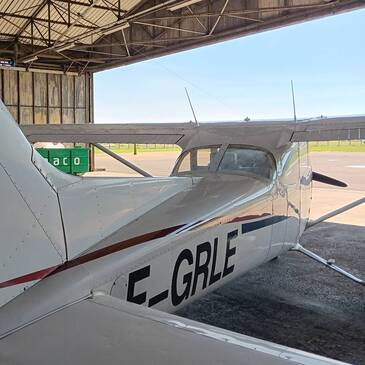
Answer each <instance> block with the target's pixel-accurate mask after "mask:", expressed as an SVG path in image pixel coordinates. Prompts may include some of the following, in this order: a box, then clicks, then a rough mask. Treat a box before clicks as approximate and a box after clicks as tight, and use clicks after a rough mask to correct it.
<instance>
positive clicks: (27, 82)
mask: <svg viewBox="0 0 365 365" xmlns="http://www.w3.org/2000/svg"><path fill="white" fill-rule="evenodd" d="M92 90H93V77H92V74H90V73H85V74H83V75H80V76H79V75H77V74H71V75H65V74H62V73H48V72H29V71H19V70H14V69H6V68H3V69H0V97H1V99H2V100H3V102H4V103H5V105H6V106H7V107H8V109H9V111H10V112H11V114H12V115H13V116H14V118H15V120H16V121H18V123H20V124H73V123H76V124H84V123H93V96H92Z"/></svg>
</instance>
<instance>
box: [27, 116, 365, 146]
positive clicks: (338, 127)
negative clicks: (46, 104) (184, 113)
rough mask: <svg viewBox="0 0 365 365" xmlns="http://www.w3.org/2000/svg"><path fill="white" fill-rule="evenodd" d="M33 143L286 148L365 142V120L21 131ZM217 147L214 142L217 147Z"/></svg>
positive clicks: (46, 127) (32, 127)
mask: <svg viewBox="0 0 365 365" xmlns="http://www.w3.org/2000/svg"><path fill="white" fill-rule="evenodd" d="M20 127H21V129H22V131H23V133H24V134H25V136H26V137H27V138H28V140H29V141H30V142H61V143H72V142H79V143H149V144H177V145H180V146H181V147H185V146H187V145H188V144H191V145H192V146H194V145H202V143H203V144H204V143H206V144H212V143H216V142H217V141H220V142H221V140H222V139H225V140H226V141H228V142H229V141H230V143H251V142H252V143H253V144H258V145H259V144H260V142H263V145H265V146H267V145H273V146H278V145H285V144H286V143H289V142H302V141H330V140H350V139H365V116H354V117H333V118H325V117H321V118H315V119H303V120H298V121H297V122H294V121H292V120H272V121H248V122H246V121H240V122H214V123H200V124H199V125H197V124H195V123H144V124H139V123H136V124H61V125H51V124H47V125H22V126H20ZM214 141H215V142H214Z"/></svg>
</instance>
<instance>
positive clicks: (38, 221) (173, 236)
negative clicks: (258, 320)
mask: <svg viewBox="0 0 365 365" xmlns="http://www.w3.org/2000/svg"><path fill="white" fill-rule="evenodd" d="M0 123H1V134H0V151H1V152H0V201H1V208H2V209H1V220H0V230H1V246H0V250H1V251H0V252H1V256H0V364H11V365H17V364H37V365H39V364H78V365H82V364H172V363H173V364H198V363H199V364H201V363H205V364H256V365H266V364H277V365H284V364H308V365H309V364H311V365H313V364H341V363H340V362H338V361H335V360H331V359H328V358H324V357H321V356H317V355H314V354H310V353H307V352H303V351H299V350H296V349H291V348H288V347H285V346H281V345H277V344H274V343H270V342H266V341H262V340H259V339H255V338H252V337H248V336H245V335H241V334H237V333H233V332H230V331H226V330H223V329H219V328H216V327H212V326H208V325H205V324H202V323H197V322H194V321H191V320H188V319H185V318H181V317H178V316H175V315H173V314H172V313H173V312H175V311H176V310H178V309H180V308H181V307H182V306H184V305H186V304H188V303H190V302H191V301H193V300H195V299H197V298H199V297H200V296H202V295H205V294H206V293H208V292H210V291H212V290H215V289H217V288H218V287H220V286H222V285H224V284H226V283H227V282H229V281H231V280H233V279H234V278H236V277H237V276H239V275H241V274H243V273H244V272H247V271H248V270H250V269H253V268H255V267H257V266H259V265H261V264H263V263H265V262H267V261H269V260H271V259H273V258H275V257H277V256H279V255H282V254H284V253H285V252H287V251H288V250H291V249H296V250H300V251H302V252H303V253H305V254H307V255H309V256H311V257H312V258H314V259H316V260H318V261H322V263H324V264H325V265H327V266H329V267H331V268H334V269H335V270H337V271H339V272H341V273H342V274H344V275H346V276H347V277H349V278H351V279H353V280H355V281H357V282H358V283H360V284H364V283H363V281H362V280H361V279H359V278H356V277H355V276H353V275H351V274H349V273H347V272H345V271H343V270H342V269H340V268H338V267H337V266H335V265H334V264H333V263H331V262H327V261H325V260H324V259H322V258H320V257H316V256H315V255H314V254H313V253H311V252H310V251H308V250H306V249H304V248H302V247H301V246H300V245H299V243H298V242H299V238H300V236H301V234H302V233H303V232H304V230H305V229H306V227H308V226H309V225H311V224H312V225H313V224H315V223H318V222H319V221H321V220H318V221H317V222H309V220H308V217H309V209H310V199H311V182H312V179H317V180H319V181H322V182H325V183H331V184H337V185H340V186H341V185H343V183H341V182H339V181H337V180H335V179H331V178H329V177H326V176H324V175H320V174H317V173H313V174H312V170H311V166H310V162H309V160H308V144H307V142H306V141H307V140H310V139H316V140H319V139H330V137H331V138H333V137H334V136H336V137H337V138H341V139H344V138H351V139H354V138H359V139H365V118H364V117H349V118H336V119H320V120H309V121H303V122H298V123H293V122H291V123H290V122H266V123H265V122H260V123H256V122H247V123H243V122H236V123H207V124H201V125H196V124H191V123H190V124H182V125H177V124H173V125H162V124H159V125H151V124H144V125H134V126H133V125H124V126H123V125H122V126H115V125H114V126H59V127H60V128H58V134H57V136H53V137H52V136H51V135H52V133H53V132H50V129H49V128H52V127H51V126H45V127H44V128H42V127H40V128H38V127H36V128H35V129H34V128H33V129H32V128H30V129H29V130H28V133H27V132H26V134H27V135H28V137H29V139H32V138H33V139H34V138H35V139H36V138H38V139H42V136H43V137H45V136H46V134H47V133H48V134H49V136H48V137H49V138H48V140H49V141H51V139H52V138H54V139H55V140H60V141H62V142H67V141H71V140H72V141H73V140H77V139H78V140H79V141H81V142H82V139H85V140H87V141H88V142H103V138H104V139H105V138H107V139H108V140H113V139H114V140H117V141H119V142H124V141H129V142H142V141H144V142H146V143H161V142H165V143H176V144H178V145H180V146H181V147H182V149H183V152H182V154H181V156H180V157H179V159H178V160H177V162H176V165H175V167H174V170H173V172H172V174H171V176H170V177H145V178H82V177H77V176H70V175H66V174H64V173H62V172H60V171H59V170H57V169H55V168H54V167H52V166H51V165H50V164H49V163H48V162H47V161H46V160H44V159H43V158H42V157H41V156H40V155H39V154H38V153H37V152H36V151H35V149H34V148H33V147H32V145H31V144H30V143H29V142H28V140H27V139H26V138H25V136H24V135H23V133H22V132H21V130H20V128H19V127H18V125H17V124H16V123H15V121H14V120H13V118H12V117H11V115H10V113H9V112H8V111H7V110H6V108H5V106H4V105H3V104H2V103H1V102H0ZM25 130H26V128H25ZM31 131H33V132H31ZM103 136H104V137H103ZM51 137H52V138H51ZM130 165H131V167H132V168H135V167H134V166H133V165H132V164H130ZM139 170H140V169H139ZM140 172H141V173H142V174H144V175H146V174H145V173H144V172H143V171H142V170H140ZM364 201H365V199H362V200H361V201H357V202H355V203H353V204H351V205H349V206H346V207H344V208H343V209H342V211H343V210H344V209H349V208H350V206H355V205H358V204H360V203H362V202H364ZM337 213H338V212H334V213H332V215H334V214H337ZM325 218H326V217H323V218H322V220H323V219H325ZM258 325H259V324H258Z"/></svg>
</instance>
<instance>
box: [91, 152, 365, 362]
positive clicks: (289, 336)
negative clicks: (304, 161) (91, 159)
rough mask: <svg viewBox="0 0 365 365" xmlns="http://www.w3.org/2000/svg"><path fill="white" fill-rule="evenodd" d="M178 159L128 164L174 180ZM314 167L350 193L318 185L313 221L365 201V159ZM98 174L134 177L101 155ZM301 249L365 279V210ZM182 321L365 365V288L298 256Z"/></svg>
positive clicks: (317, 161) (325, 161)
mask: <svg viewBox="0 0 365 365" xmlns="http://www.w3.org/2000/svg"><path fill="white" fill-rule="evenodd" d="M177 155H178V153H175V152H172V153H158V152H154V153H148V154H138V155H137V156H133V155H130V156H128V158H130V159H131V160H132V161H134V162H135V163H136V164H138V165H139V166H141V167H142V168H144V169H146V170H147V171H150V172H152V173H153V174H154V175H168V174H169V172H170V171H171V169H172V166H173V161H174V160H175V159H176V157H177ZM124 156H125V155H124ZM311 161H312V165H313V169H314V170H315V171H318V172H321V173H324V174H328V175H330V176H332V177H335V178H337V179H340V180H343V181H345V182H347V183H348V185H349V186H348V187H347V188H342V189H339V188H332V187H330V186H327V185H323V184H320V183H315V184H314V189H313V201H312V209H311V217H312V218H316V217H319V216H320V215H322V214H324V213H326V212H328V211H330V210H332V209H336V208H338V207H340V206H342V205H343V204H346V203H349V202H351V201H353V200H356V199H359V198H362V197H363V196H364V195H365V168H364V165H365V153H334V152H330V153H323V152H321V153H313V154H311ZM97 167H106V168H107V169H108V171H107V172H106V173H101V174H102V175H103V174H107V175H113V176H127V175H129V174H130V172H129V171H128V170H127V169H126V168H124V167H123V166H122V165H120V164H119V163H118V162H114V161H113V160H111V159H109V158H108V157H105V156H103V155H97ZM98 175H100V173H98ZM301 243H302V244H303V245H305V247H307V248H309V249H311V250H313V251H314V252H316V253H318V254H320V255H322V256H323V257H325V258H334V259H336V263H337V264H338V265H339V266H342V267H344V268H346V269H348V270H350V271H351V272H353V273H354V274H356V275H358V276H361V277H363V278H364V277H365V265H364V262H365V204H363V205H362V206H361V207H358V208H356V209H354V210H352V211H350V212H348V213H344V214H342V215H340V216H338V217H335V218H333V219H331V221H330V222H329V223H322V224H320V225H318V226H316V227H313V228H312V229H311V230H308V231H307V232H306V233H305V234H304V235H303V237H302V239H301ZM178 314H179V315H182V316H185V317H188V318H191V319H194V320H198V321H201V322H205V323H209V324H212V325H215V326H218V327H222V328H226V329H230V330H233V331H236V332H240V333H244V334H247V335H250V336H254V337H258V338H261V339H265V340H269V341H273V342H276V343H279V344H283V345H287V346H290V347H295V348H299V349H302V350H305V351H310V352H313V353H317V354H321V355H325V356H328V357H331V358H334V359H338V360H342V361H346V362H349V363H354V364H357V365H365V288H364V287H360V285H358V284H355V283H353V282H351V281H349V280H348V279H346V278H343V277H342V276H340V275H339V274H337V273H335V272H333V271H330V270H329V269H327V268H325V267H323V266H321V265H319V264H317V263H315V262H313V261H311V260H310V259H309V258H307V257H305V256H303V255H300V254H298V253H294V252H291V253H288V254H286V255H284V256H282V257H280V258H279V259H278V260H275V261H272V262H270V263H267V264H265V265H263V266H261V267H259V268H258V269H255V270H253V271H251V272H249V273H247V274H245V275H243V276H242V277H240V278H238V279H237V280H235V281H234V282H232V283H231V284H228V285H226V286H225V287H223V288H221V289H219V290H216V291H215V292H213V293H211V294H209V295H207V296H206V297H204V298H202V299H200V300H198V301H196V302H194V303H192V304H190V305H189V306H187V307H186V308H184V309H183V310H181V311H180V312H179V313H178Z"/></svg>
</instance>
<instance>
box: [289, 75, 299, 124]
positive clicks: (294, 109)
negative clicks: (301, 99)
mask: <svg viewBox="0 0 365 365" xmlns="http://www.w3.org/2000/svg"><path fill="white" fill-rule="evenodd" d="M290 83H291V96H292V101H293V114H294V122H295V123H296V122H297V111H296V108H295V93H294V83H293V80H290Z"/></svg>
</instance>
